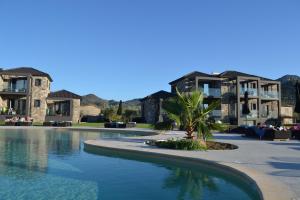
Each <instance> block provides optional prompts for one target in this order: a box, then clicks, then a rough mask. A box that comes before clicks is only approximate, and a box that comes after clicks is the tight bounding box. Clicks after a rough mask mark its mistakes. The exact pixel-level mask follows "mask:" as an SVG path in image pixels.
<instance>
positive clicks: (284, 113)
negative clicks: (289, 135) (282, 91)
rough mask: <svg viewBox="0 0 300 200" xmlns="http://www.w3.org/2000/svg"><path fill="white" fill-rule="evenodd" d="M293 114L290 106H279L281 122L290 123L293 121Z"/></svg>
mask: <svg viewBox="0 0 300 200" xmlns="http://www.w3.org/2000/svg"><path fill="white" fill-rule="evenodd" d="M293 114H294V108H293V107H292V106H282V107H281V118H282V121H283V124H292V123H293V117H294V116H293Z"/></svg>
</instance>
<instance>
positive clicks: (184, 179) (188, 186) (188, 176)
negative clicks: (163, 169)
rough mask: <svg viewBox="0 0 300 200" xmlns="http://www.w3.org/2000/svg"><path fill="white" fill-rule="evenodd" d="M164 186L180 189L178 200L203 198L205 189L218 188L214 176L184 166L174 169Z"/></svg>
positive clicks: (214, 189)
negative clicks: (183, 167)
mask: <svg viewBox="0 0 300 200" xmlns="http://www.w3.org/2000/svg"><path fill="white" fill-rule="evenodd" d="M164 188H169V189H173V188H177V189H179V192H178V195H177V199H178V200H184V199H193V200H199V199H202V198H203V191H204V190H209V191H215V192H216V191H217V190H218V187H217V185H216V184H215V182H214V179H213V177H212V176H208V175H207V174H204V173H200V172H197V171H192V170H188V169H182V168H176V169H173V170H172V172H171V175H170V176H169V177H167V178H166V179H165V183H164Z"/></svg>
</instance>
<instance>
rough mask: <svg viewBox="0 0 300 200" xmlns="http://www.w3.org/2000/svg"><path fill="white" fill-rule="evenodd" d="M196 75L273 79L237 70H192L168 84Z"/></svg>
mask: <svg viewBox="0 0 300 200" xmlns="http://www.w3.org/2000/svg"><path fill="white" fill-rule="evenodd" d="M197 76H201V77H216V78H236V77H237V76H245V77H255V78H260V79H261V80H266V81H275V80H272V79H269V78H264V77H261V76H256V75H252V74H247V73H243V72H238V71H224V72H222V73H220V74H206V73H202V72H198V71H194V72H191V73H189V74H186V75H184V76H182V77H180V78H179V79H176V80H174V81H172V82H170V83H169V84H170V85H173V84H174V83H177V82H178V81H181V80H184V79H187V78H194V77H197Z"/></svg>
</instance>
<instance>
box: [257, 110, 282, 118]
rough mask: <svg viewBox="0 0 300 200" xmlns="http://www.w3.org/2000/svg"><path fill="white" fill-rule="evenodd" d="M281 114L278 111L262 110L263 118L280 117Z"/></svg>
mask: <svg viewBox="0 0 300 200" xmlns="http://www.w3.org/2000/svg"><path fill="white" fill-rule="evenodd" d="M278 116H279V114H278V112H276V111H269V112H267V111H262V113H261V117H263V118H278Z"/></svg>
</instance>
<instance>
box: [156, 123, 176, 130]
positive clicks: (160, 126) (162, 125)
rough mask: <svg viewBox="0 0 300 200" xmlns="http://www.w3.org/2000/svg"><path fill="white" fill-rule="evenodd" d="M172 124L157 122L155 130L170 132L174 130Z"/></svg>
mask: <svg viewBox="0 0 300 200" xmlns="http://www.w3.org/2000/svg"><path fill="white" fill-rule="evenodd" d="M172 128H173V127H172V122H157V123H156V124H155V125H154V129H155V130H163V131H169V130H172Z"/></svg>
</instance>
